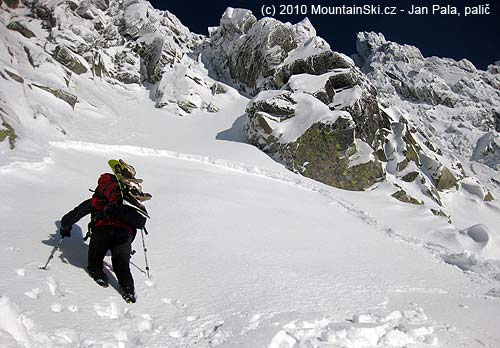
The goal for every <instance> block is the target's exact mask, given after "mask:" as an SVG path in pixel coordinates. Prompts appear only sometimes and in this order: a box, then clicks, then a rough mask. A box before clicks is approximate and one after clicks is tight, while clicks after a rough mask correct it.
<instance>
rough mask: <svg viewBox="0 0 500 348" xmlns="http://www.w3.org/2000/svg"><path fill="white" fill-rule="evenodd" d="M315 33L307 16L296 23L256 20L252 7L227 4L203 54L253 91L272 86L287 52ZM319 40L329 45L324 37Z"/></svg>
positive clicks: (228, 76) (231, 78) (224, 74)
mask: <svg viewBox="0 0 500 348" xmlns="http://www.w3.org/2000/svg"><path fill="white" fill-rule="evenodd" d="M315 35H316V31H315V30H314V28H313V27H312V25H311V24H310V22H309V21H308V20H307V19H306V20H304V21H302V22H301V23H298V24H296V25H291V24H289V23H282V22H280V21H278V20H276V19H273V18H263V19H261V20H259V21H257V20H256V18H255V16H253V14H252V12H251V11H248V10H242V9H233V8H228V9H227V10H226V11H225V12H224V14H223V16H222V18H221V21H220V26H219V27H217V28H216V29H213V30H212V31H211V35H210V45H209V49H207V50H206V55H207V56H208V57H209V59H210V60H211V61H212V65H213V66H214V68H215V69H216V70H217V72H218V73H219V74H220V75H222V76H225V77H226V78H227V80H228V81H229V82H230V81H231V80H232V81H233V82H236V84H237V85H239V86H241V87H242V88H245V89H247V90H248V91H249V92H250V93H252V94H254V93H256V92H258V91H261V90H264V89H269V88H272V87H275V85H276V83H275V77H274V75H275V74H276V73H277V70H278V69H279V68H280V67H281V66H282V65H283V62H284V61H285V59H286V58H287V56H288V53H289V52H291V51H292V50H294V49H296V48H297V47H298V46H299V45H301V44H304V43H306V41H307V40H308V39H311V38H313V37H315ZM318 44H322V45H325V46H326V47H327V46H328V44H326V42H324V41H323V40H320V42H318ZM318 52H319V49H318ZM316 59H317V60H318V61H319V60H321V57H318V58H316ZM327 59H328V58H327V57H325V60H327ZM325 64H326V63H325ZM281 84H283V83H281Z"/></svg>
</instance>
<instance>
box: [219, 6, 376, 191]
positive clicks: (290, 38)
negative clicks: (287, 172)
mask: <svg viewBox="0 0 500 348" xmlns="http://www.w3.org/2000/svg"><path fill="white" fill-rule="evenodd" d="M210 39H211V42H210V43H211V46H210V47H211V49H212V50H213V51H214V52H216V55H217V57H222V58H221V59H222V61H224V62H225V67H226V70H220V71H219V73H220V74H221V75H224V76H226V77H227V78H228V79H229V80H231V79H232V80H233V81H234V80H236V82H235V85H239V86H244V87H246V90H247V91H249V92H250V93H257V92H259V91H263V90H269V91H272V90H276V89H278V88H281V89H282V90H285V91H283V92H276V93H268V94H266V93H264V92H262V93H260V94H259V95H258V96H257V97H256V98H255V99H254V100H252V101H251V102H250V103H249V105H248V106H247V116H248V122H247V125H246V133H247V138H248V140H249V142H250V143H252V144H254V145H256V146H258V147H259V148H261V149H262V150H264V151H266V152H267V153H269V154H270V155H273V156H278V157H279V158H280V159H281V160H282V161H283V162H284V163H285V164H286V165H287V166H288V167H289V168H290V169H292V170H295V171H297V172H300V173H302V174H303V175H306V176H309V177H311V178H314V179H317V180H319V181H322V182H325V183H328V184H330V185H333V186H336V187H341V188H345V189H350V190H362V189H365V188H367V187H368V186H370V185H372V184H374V183H375V182H377V181H379V180H381V179H382V178H383V177H384V175H385V174H384V171H383V169H382V165H381V164H380V162H379V161H378V160H377V159H376V158H375V157H373V156H371V152H373V149H371V148H370V145H372V143H377V144H378V145H379V146H380V144H381V140H380V139H379V140H378V142H376V141H375V139H377V137H378V130H379V129H380V128H381V127H382V125H383V122H384V118H383V114H382V112H381V111H380V110H379V107H378V101H377V93H376V90H375V88H374V87H373V86H372V85H371V83H370V82H369V81H368V80H367V79H366V78H365V77H364V76H363V74H362V73H361V72H360V71H359V69H357V68H356V67H355V66H354V63H353V61H352V60H351V59H350V58H349V57H347V56H345V55H343V54H340V53H337V52H333V51H331V50H330V49H329V46H328V44H326V42H324V41H323V40H322V39H321V38H319V37H317V36H316V31H315V30H314V28H313V27H312V25H311V24H310V22H309V21H308V20H304V21H303V22H301V23H298V24H295V25H291V24H289V23H286V24H285V23H281V22H279V21H277V20H275V19H271V18H265V19H262V20H259V21H256V20H255V17H253V15H251V12H249V11H247V10H235V9H228V10H226V12H225V13H224V15H223V17H222V19H221V25H220V27H218V28H217V29H214V30H212V34H211V38H210ZM212 62H215V63H217V62H218V61H217V59H216V58H213V60H212ZM217 65H218V66H219V67H220V66H222V65H220V64H217ZM286 90H288V91H286ZM303 93H306V94H308V95H310V96H311V97H307V98H305V97H303ZM304 98H305V99H304ZM315 104H321V105H323V107H320V106H314V105H315ZM311 105H312V106H311ZM304 108H309V110H307V111H306V113H310V114H311V115H310V118H313V119H314V118H316V117H317V118H318V119H317V121H316V122H310V120H309V121H307V120H304V122H306V123H309V124H308V127H305V128H304V129H301V131H300V132H299V134H296V136H295V137H292V138H291V139H288V138H287V136H286V135H285V136H284V135H283V133H282V132H281V130H280V129H281V127H282V125H284V124H286V123H292V124H295V123H296V124H297V127H301V126H300V125H301V124H302V121H295V119H302V118H304V119H307V118H308V116H305V115H304V112H305V111H303V109H304ZM330 111H332V112H333V113H330ZM317 112H319V113H318V114H316V113H317ZM341 112H343V114H342V115H341V116H339V117H335V116H334V115H337V116H338V115H340V114H339V113H341ZM323 113H324V115H325V117H326V118H327V119H329V121H327V122H325V120H324V119H322V116H321V115H323ZM329 113H330V114H329ZM283 127H284V126H283ZM287 127H289V126H287ZM290 127H293V126H290ZM356 139H359V141H360V142H361V143H363V144H365V145H366V146H363V149H364V151H365V152H366V153H364V154H363V156H361V155H360V151H359V150H358V148H357V143H356V142H357V140H356ZM352 156H354V157H356V156H357V158H361V157H363V160H361V161H360V163H355V164H354V165H352V163H351V160H350V158H351V157H352Z"/></svg>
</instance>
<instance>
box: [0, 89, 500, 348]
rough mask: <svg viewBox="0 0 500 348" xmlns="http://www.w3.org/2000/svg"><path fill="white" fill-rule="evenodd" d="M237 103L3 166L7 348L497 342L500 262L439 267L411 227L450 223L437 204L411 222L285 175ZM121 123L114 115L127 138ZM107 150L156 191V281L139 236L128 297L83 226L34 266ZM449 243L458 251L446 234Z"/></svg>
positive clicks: (382, 201) (58, 144) (60, 144)
mask: <svg viewBox="0 0 500 348" xmlns="http://www.w3.org/2000/svg"><path fill="white" fill-rule="evenodd" d="M133 93H134V95H137V94H136V92H135V91H134V92H133ZM131 96H132V92H130V94H129V97H131ZM113 97H114V98H118V97H119V94H117V95H116V96H113ZM135 98H136V99H135V100H134V102H133V103H131V104H130V105H135V106H134V107H138V108H139V107H140V108H141V110H142V117H150V118H151V119H155V113H156V112H157V109H155V108H154V105H153V103H152V102H151V101H150V100H148V99H147V97H144V98H143V99H141V98H140V97H135ZM118 105H120V104H118ZM230 105H233V101H231V103H230ZM230 105H228V108H227V109H225V110H231V107H230ZM128 106H129V104H126V105H123V106H118V107H122V108H124V109H123V110H120V112H119V114H126V113H125V108H126V107H128ZM115 107H116V106H115ZM233 110H234V111H233V112H229V111H228V112H227V113H225V114H224V115H223V114H215V115H213V114H201V113H200V114H199V115H197V116H196V115H195V116H194V117H191V118H189V119H179V118H175V117H173V116H169V115H164V117H163V118H161V119H160V118H158V119H157V122H158V123H156V124H155V123H153V125H155V126H156V127H155V128H156V129H157V132H158V133H159V134H158V133H156V135H155V133H150V134H152V135H153V136H150V137H148V138H147V139H146V138H143V139H142V142H138V143H139V144H141V146H138V145H135V144H136V143H134V142H132V141H127V140H123V141H119V140H118V139H113V138H111V139H106V138H104V137H103V138H102V140H114V142H112V141H109V143H110V144H107V143H104V142H103V141H100V142H99V143H96V142H89V141H82V140H72V141H69V140H58V141H51V142H50V143H49V145H48V148H47V149H46V151H47V152H46V155H45V157H44V158H43V159H40V160H38V161H34V160H33V161H22V162H20V161H18V162H14V163H11V164H10V165H7V166H3V167H2V168H1V169H0V176H1V180H0V191H1V192H2V196H3V197H13V198H12V199H10V200H9V204H8V205H3V206H2V207H1V208H0V216H1V219H2V221H3V224H2V230H1V233H2V239H1V240H2V244H1V249H2V254H3V255H4V258H3V262H2V265H1V271H0V272H1V273H0V274H2V281H1V293H2V298H1V301H0V311H1V313H2V320H1V321H0V328H1V331H0V332H1V333H2V335H1V336H0V342H1V344H2V345H3V346H6V347H9V346H11V347H165V346H168V347H193V346H201V347H213V346H218V347H235V346H239V347H268V346H269V347H272V348H275V347H293V346H300V347H308V346H311V345H313V346H314V344H319V343H318V342H330V343H331V346H333V347H335V346H339V347H365V346H366V347H368V346H375V347H402V346H403V345H404V344H410V343H412V342H413V343H412V344H415V346H418V347H427V346H439V347H480V346H483V345H482V344H481V343H478V341H477V340H479V341H480V342H483V343H484V344H486V345H489V346H490V347H494V346H496V345H498V342H499V339H500V337H499V336H498V333H497V327H498V313H499V311H500V306H499V305H500V302H499V301H498V299H497V298H498V297H497V296H498V293H499V290H498V280H495V279H496V278H495V277H497V275H496V276H495V273H496V274H498V273H499V272H500V270H499V269H498V268H497V269H496V270H492V269H491V268H489V269H488V271H489V272H490V273H486V274H485V275H481V276H479V275H476V273H469V272H463V271H462V270H461V269H460V268H458V267H454V266H452V265H450V264H449V263H446V262H444V259H443V257H442V256H443V255H445V253H440V252H439V251H436V249H434V247H433V245H431V244H430V243H429V244H427V243H424V242H418V240H419V239H417V237H418V234H417V233H418V232H419V233H420V238H421V239H420V240H423V239H424V238H423V237H424V236H422V234H426V233H430V231H435V233H438V232H439V231H441V232H443V231H446V230H448V231H449V230H450V227H449V226H443V224H440V222H441V219H439V218H438V217H435V216H433V215H430V214H428V215H425V216H426V217H425V218H424V219H422V215H421V216H420V218H419V221H418V223H417V222H415V221H413V220H406V218H407V215H412V214H414V212H412V211H408V210H407V209H408V208H407V206H406V205H404V204H403V203H400V202H397V201H395V200H392V199H390V197H385V198H384V197H381V196H383V194H381V193H380V192H382V190H380V191H377V192H369V193H365V194H364V195H363V194H359V193H358V196H356V193H352V192H347V191H341V190H337V189H333V188H329V187H327V186H325V185H322V184H319V183H317V182H314V181H312V180H309V179H306V178H303V177H300V176H298V175H296V174H293V173H290V172H288V171H285V170H284V169H282V168H281V167H280V166H279V165H277V164H276V163H275V162H274V161H271V160H270V159H269V158H268V157H267V156H266V155H264V154H263V153H262V152H260V151H258V150H257V149H256V148H254V147H251V146H249V145H247V144H243V143H240V142H238V137H237V136H236V135H238V134H242V132H243V128H242V127H243V125H242V124H239V123H238V118H239V117H240V112H241V110H238V108H234V109H233ZM126 115H128V116H127V117H130V120H131V121H132V120H134V117H137V116H134V114H133V113H131V114H126ZM210 117H211V119H210V121H211V125H210V127H209V126H208V124H204V123H203V122H205V120H206V119H205V118H210ZM126 120H127V118H124V120H113V121H114V122H115V131H116V133H117V134H120V132H118V131H119V130H122V129H126V125H127V122H126ZM109 121H111V120H108V122H109ZM194 125H199V126H200V127H203V132H201V131H200V132H199V133H198V130H193V126H194ZM159 126H162V127H161V129H160V128H158V127H159ZM122 127H123V128H122ZM148 131H150V132H154V128H150V129H148ZM181 132H182V134H184V136H183V137H179V134H181ZM121 133H123V131H122V132H121ZM201 133H203V135H202V134H201ZM138 134H139V135H140V132H138ZM220 134H226V136H227V138H228V139H229V138H231V139H232V140H223V139H217V137H219V138H221V136H220ZM85 135H86V133H85V132H84V131H82V132H81V133H80V134H78V136H76V135H75V136H74V138H80V139H83V138H86V136H85ZM160 135H161V136H162V139H165V140H164V141H165V142H164V143H163V146H162V147H161V148H160V146H158V145H159V144H160V141H159V140H158V138H157V137H160ZM96 137H97V136H96ZM172 138H175V139H176V140H177V141H176V142H175V144H174V142H173V141H170V142H169V139H172ZM223 138H224V137H223ZM148 141H149V144H148ZM132 144H134V145H132ZM111 157H121V158H124V159H125V160H126V161H129V162H130V163H132V164H134V165H135V166H136V168H137V170H138V174H140V176H141V177H143V178H144V179H145V182H144V189H145V190H147V191H149V192H152V193H153V199H152V200H151V201H150V202H148V208H149V210H150V213H151V215H152V217H153V218H152V219H151V221H150V222H149V223H148V229H149V231H150V235H149V236H147V237H146V243H147V247H148V258H149V260H148V261H149V263H150V266H151V270H152V275H153V277H152V279H150V280H148V279H146V277H145V275H144V274H143V271H144V260H143V256H142V251H141V249H142V246H141V244H140V239H139V238H138V239H137V240H136V241H135V244H134V245H135V249H136V250H137V252H138V253H137V254H136V255H135V256H134V257H133V263H134V266H133V267H132V271H133V274H134V276H135V278H136V284H137V291H138V297H139V299H138V303H136V304H134V305H127V304H125V303H124V302H123V301H122V300H121V298H120V296H119V294H118V293H117V291H116V290H115V289H113V288H108V289H102V288H100V287H98V286H96V285H95V284H94V283H93V281H92V280H91V279H90V278H89V277H88V276H87V275H86V273H85V271H84V267H85V265H86V252H87V248H88V247H87V244H86V243H84V242H83V241H82V239H81V235H83V234H85V228H86V221H82V222H81V223H80V224H79V226H78V227H76V228H75V229H74V231H73V236H72V238H71V239H69V240H65V241H64V243H63V245H62V248H61V251H60V252H57V253H56V258H55V259H54V260H53V261H52V263H51V265H50V266H49V270H48V271H43V270H39V269H38V266H39V265H41V264H43V263H44V262H45V261H46V259H47V257H48V255H49V252H50V250H51V248H52V247H53V246H54V245H55V243H56V242H57V240H58V237H57V236H56V231H57V228H56V225H57V222H58V220H59V218H60V217H61V216H62V215H63V214H64V213H65V212H66V211H67V210H69V209H70V208H72V207H73V206H74V205H75V204H77V203H78V202H79V201H80V200H83V199H85V198H86V197H88V195H89V192H88V191H87V188H93V187H94V186H95V182H96V179H97V177H98V175H99V174H100V173H101V172H103V171H106V170H107V168H106V161H107V159H109V158H111ZM242 158H243V159H245V161H244V162H242V161H241V159H242ZM47 178H54V180H47ZM353 195H354V196H356V197H353ZM362 195H363V196H362ZM49 203H50V204H49ZM374 205H376V207H374ZM382 208H385V209H382ZM380 211H384V212H387V211H392V212H393V215H392V216H391V217H387V216H381V217H379V216H378V215H377V214H380ZM395 212H397V213H395ZM406 214H407V215H406ZM414 219H415V220H417V218H416V217H414ZM491 219H492V220H491V222H492V223H493V222H494V221H496V220H495V219H498V214H496V215H495V216H493V217H492V218H491ZM471 222H472V221H469V223H471ZM445 225H448V224H445ZM407 230H411V231H410V232H412V231H413V232H415V236H414V237H415V238H410V237H408V236H409V234H410V232H408V231H407ZM490 240H492V241H495V240H496V236H495V235H494V234H493V231H492V233H491V236H490ZM441 244H442V248H444V249H445V250H446V251H450V252H451V251H452V246H453V245H454V244H453V243H452V242H447V241H442V243H441ZM107 262H108V264H109V263H110V260H107ZM493 266H495V265H494V264H493ZM493 266H492V267H493ZM114 286H115V287H116V283H115V284H114ZM297 342H300V343H298V345H297ZM369 342H371V343H369ZM369 344H371V345H369Z"/></svg>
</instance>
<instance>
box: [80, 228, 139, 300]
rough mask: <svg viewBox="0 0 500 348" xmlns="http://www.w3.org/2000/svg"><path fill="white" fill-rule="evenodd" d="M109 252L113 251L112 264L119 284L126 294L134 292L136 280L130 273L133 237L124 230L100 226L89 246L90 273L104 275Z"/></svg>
mask: <svg viewBox="0 0 500 348" xmlns="http://www.w3.org/2000/svg"><path fill="white" fill-rule="evenodd" d="M108 250H111V263H112V265H113V271H114V272H115V274H116V278H118V283H120V286H121V287H122V289H123V291H125V292H133V291H134V278H132V273H130V253H131V252H132V236H131V234H130V232H129V231H128V230H126V229H123V228H117V227H113V226H100V227H96V228H94V229H93V231H92V237H91V239H90V245H89V261H88V271H89V273H90V274H91V275H92V276H94V275H97V276H99V275H103V274H104V272H103V267H104V265H103V262H104V257H105V256H106V254H107V252H108Z"/></svg>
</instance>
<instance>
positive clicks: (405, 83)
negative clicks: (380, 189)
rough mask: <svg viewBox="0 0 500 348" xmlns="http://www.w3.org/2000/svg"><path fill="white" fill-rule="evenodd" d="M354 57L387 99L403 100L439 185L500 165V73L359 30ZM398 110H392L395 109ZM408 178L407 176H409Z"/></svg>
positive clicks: (401, 108) (426, 167)
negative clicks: (425, 52)
mask: <svg viewBox="0 0 500 348" xmlns="http://www.w3.org/2000/svg"><path fill="white" fill-rule="evenodd" d="M357 51H358V53H357V55H355V56H354V59H355V61H356V62H357V64H358V65H360V66H361V67H362V70H363V71H364V72H365V73H366V74H367V76H368V78H369V79H370V81H372V82H373V84H374V85H375V86H376V88H377V90H378V91H379V94H380V96H381V97H382V98H383V99H384V101H385V103H387V105H391V104H392V105H398V111H397V115H396V114H394V115H393V116H394V117H393V118H394V121H396V120H397V119H398V118H400V117H403V118H404V119H405V122H406V124H407V126H406V127H407V129H406V130H407V131H409V133H411V135H412V138H413V140H412V141H411V142H408V141H406V144H407V145H408V144H412V145H413V147H414V151H415V152H416V155H417V159H418V160H417V162H416V163H417V164H420V165H419V168H420V169H421V170H422V172H423V173H424V174H425V175H426V176H427V178H428V179H430V181H432V183H433V185H435V187H436V188H437V189H438V190H445V189H450V188H451V189H453V188H455V187H458V186H459V184H460V180H461V179H463V178H464V177H466V176H467V175H474V174H476V173H478V168H477V167H475V166H476V165H477V164H478V163H479V164H482V165H484V166H485V167H482V168H483V169H481V172H485V173H489V174H488V175H489V176H490V178H491V179H490V180H488V181H490V183H492V184H493V185H492V186H490V187H492V188H495V186H496V188H497V189H498V186H497V185H496V184H495V182H496V180H498V179H500V178H498V170H499V169H500V165H499V163H500V136H499V134H498V128H499V127H498V123H499V121H498V115H500V75H498V74H496V68H495V67H496V66H497V65H490V66H489V68H488V71H481V70H478V69H477V68H476V67H475V66H474V65H473V64H472V63H471V62H469V61H468V60H466V59H462V60H460V61H455V60H453V59H448V58H438V57H429V58H425V57H423V55H422V54H421V53H420V51H419V50H418V49H417V48H416V47H413V46H409V45H400V44H397V43H394V42H390V41H387V40H386V39H385V37H384V36H383V35H382V34H376V33H359V34H358V37H357ZM393 111H395V110H392V111H391V112H393ZM406 178H407V179H408V177H406Z"/></svg>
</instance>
